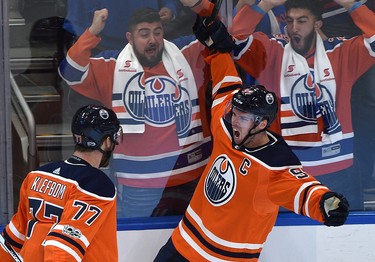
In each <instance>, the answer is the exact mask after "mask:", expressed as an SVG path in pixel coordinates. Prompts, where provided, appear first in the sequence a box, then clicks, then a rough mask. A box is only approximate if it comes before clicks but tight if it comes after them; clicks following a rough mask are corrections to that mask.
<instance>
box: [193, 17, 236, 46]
mask: <svg viewBox="0 0 375 262" xmlns="http://www.w3.org/2000/svg"><path fill="white" fill-rule="evenodd" d="M193 32H194V34H195V36H196V38H197V39H198V40H199V41H200V42H201V43H202V44H204V45H205V46H206V47H208V48H209V49H210V50H211V51H213V52H215V51H218V52H221V53H226V52H231V51H232V50H233V49H234V48H235V47H236V45H235V43H234V40H233V38H232V36H231V35H230V34H229V33H228V30H227V28H226V27H225V25H224V24H223V23H222V22H221V21H220V20H219V19H218V18H212V17H197V19H196V20H195V24H194V26H193Z"/></svg>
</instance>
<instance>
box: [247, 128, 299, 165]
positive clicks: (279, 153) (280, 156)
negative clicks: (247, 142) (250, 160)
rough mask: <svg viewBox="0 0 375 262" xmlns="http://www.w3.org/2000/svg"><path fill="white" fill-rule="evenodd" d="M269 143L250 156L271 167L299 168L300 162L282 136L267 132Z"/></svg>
mask: <svg viewBox="0 0 375 262" xmlns="http://www.w3.org/2000/svg"><path fill="white" fill-rule="evenodd" d="M268 136H269V138H270V140H271V141H270V143H269V145H268V146H267V147H264V148H262V149H260V150H253V151H252V152H251V155H253V156H255V157H256V158H258V159H259V160H261V161H262V162H264V163H265V164H267V165H269V166H271V167H284V166H299V165H301V162H300V161H299V159H298V157H297V156H296V155H295V154H294V153H293V151H292V150H291V149H290V147H289V146H288V144H287V143H286V142H285V140H284V139H283V138H282V136H280V135H278V134H275V133H273V132H268Z"/></svg>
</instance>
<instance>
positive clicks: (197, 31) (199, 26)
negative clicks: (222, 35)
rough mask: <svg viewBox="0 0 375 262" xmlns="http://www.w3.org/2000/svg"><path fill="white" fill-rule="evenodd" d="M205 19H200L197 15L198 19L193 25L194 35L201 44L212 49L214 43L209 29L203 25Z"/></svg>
mask: <svg viewBox="0 0 375 262" xmlns="http://www.w3.org/2000/svg"><path fill="white" fill-rule="evenodd" d="M205 18H206V17H200V16H199V15H197V18H196V19H195V23H194V25H193V33H194V35H195V37H196V38H197V39H198V41H199V42H201V43H202V44H203V45H205V46H206V47H208V48H210V46H211V45H212V44H213V42H212V40H211V41H210V34H209V32H208V30H207V28H206V27H205V26H204V25H203V20H204V19H205Z"/></svg>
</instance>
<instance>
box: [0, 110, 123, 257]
mask: <svg viewBox="0 0 375 262" xmlns="http://www.w3.org/2000/svg"><path fill="white" fill-rule="evenodd" d="M72 133H73V137H74V142H75V149H74V152H73V154H72V156H71V157H70V158H69V159H67V160H65V161H59V162H52V163H49V164H46V165H44V166H42V167H39V168H38V169H37V170H35V171H32V172H30V173H29V174H28V175H27V176H26V178H25V180H24V181H23V183H22V187H21V191H20V203H19V205H18V210H17V212H16V214H15V215H14V216H13V217H12V219H11V221H10V223H9V224H8V225H7V226H6V227H5V228H4V230H3V232H2V236H3V238H4V239H5V243H4V245H6V246H7V248H8V249H13V250H14V251H15V252H19V254H20V256H21V257H23V260H24V261H33V262H42V261H49V262H51V261H92V262H95V261H98V262H99V261H100V262H103V261H108V262H113V261H117V260H118V251H117V226H116V225H117V223H116V188H115V185H114V184H113V182H112V181H111V180H110V178H108V176H107V175H106V174H105V173H104V172H103V171H101V170H100V169H99V167H105V166H106V165H108V161H109V159H110V157H111V154H112V152H113V150H114V148H115V146H116V145H118V144H119V143H120V140H121V139H120V138H121V137H122V132H121V127H120V122H119V120H118V119H117V117H116V114H115V113H114V112H113V111H112V110H111V109H108V108H105V107H102V106H92V105H89V106H85V107H82V108H80V109H79V110H78V111H77V112H76V114H75V115H74V116H73V120H72ZM5 249H6V248H4V247H3V246H1V247H0V257H1V259H0V260H1V261H2V262H8V261H17V260H13V258H12V257H11V256H10V255H9V253H7V252H6V251H5ZM103 250H105V252H103Z"/></svg>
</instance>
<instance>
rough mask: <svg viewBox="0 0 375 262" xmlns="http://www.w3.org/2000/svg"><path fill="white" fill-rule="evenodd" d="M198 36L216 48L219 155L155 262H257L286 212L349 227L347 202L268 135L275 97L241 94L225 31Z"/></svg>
mask: <svg viewBox="0 0 375 262" xmlns="http://www.w3.org/2000/svg"><path fill="white" fill-rule="evenodd" d="M195 32H196V35H197V38H198V39H199V40H200V41H201V42H202V43H203V44H205V43H210V41H207V40H208V39H211V40H212V42H213V44H212V45H209V44H207V46H208V47H209V48H210V50H211V53H212V54H211V55H209V56H208V57H207V58H206V61H207V63H208V64H209V65H210V69H211V74H212V80H213V89H212V99H213V104H212V108H211V117H212V118H211V119H212V120H211V130H212V136H213V141H214V145H213V152H212V154H211V157H210V160H209V162H208V164H207V166H206V168H205V170H204V172H203V175H202V177H201V179H200V181H199V183H198V186H197V188H196V190H195V192H194V195H193V197H192V200H191V202H190V205H189V206H188V208H187V210H186V212H185V215H184V217H183V218H182V220H181V221H180V223H179V225H178V227H177V228H176V229H175V230H174V231H173V233H172V236H171V238H170V239H169V240H168V242H167V243H166V244H165V246H164V247H162V248H161V250H160V251H159V253H158V255H157V257H156V259H155V260H154V261H155V262H163V261H249V260H251V261H257V260H258V258H259V256H260V253H261V251H262V248H263V246H264V243H265V241H266V239H267V236H268V234H269V233H270V232H271V230H272V228H273V226H274V224H275V221H276V218H277V215H278V210H279V207H280V206H282V207H284V208H286V209H288V210H290V211H293V212H295V213H296V214H300V215H304V216H307V217H310V218H312V219H314V220H317V221H319V222H322V223H324V224H325V225H327V226H340V225H343V224H344V223H345V221H346V218H347V216H348V210H349V205H348V202H347V200H346V199H345V197H343V196H342V195H341V194H338V193H336V192H333V191H331V190H330V189H329V188H328V187H326V186H325V185H323V184H321V183H320V182H319V181H317V180H316V179H315V178H314V177H313V176H311V175H310V174H309V173H307V172H306V171H304V169H303V167H302V165H301V163H300V161H299V160H298V158H297V157H296V155H295V154H294V153H293V152H292V150H291V149H290V148H289V146H288V145H287V144H286V142H285V141H284V139H283V138H282V137H281V136H280V135H278V134H276V133H273V132H271V131H269V130H268V127H269V126H270V124H271V123H272V121H273V120H274V119H275V118H276V114H277V110H278V105H277V98H276V95H275V94H274V93H273V92H271V91H268V90H266V89H265V88H264V87H263V86H261V85H255V86H250V87H247V88H243V89H242V81H241V79H240V77H239V76H238V73H237V71H236V68H235V65H234V62H233V60H232V57H231V56H230V54H229V53H227V52H228V51H230V50H231V49H232V48H233V42H232V37H231V36H230V35H229V34H228V33H227V31H226V29H225V26H224V25H223V24H222V23H221V22H220V21H219V20H213V19H211V18H206V19H202V20H201V22H198V25H196V26H195Z"/></svg>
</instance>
